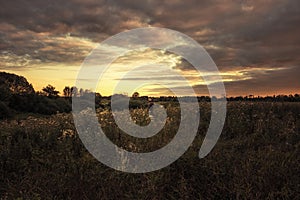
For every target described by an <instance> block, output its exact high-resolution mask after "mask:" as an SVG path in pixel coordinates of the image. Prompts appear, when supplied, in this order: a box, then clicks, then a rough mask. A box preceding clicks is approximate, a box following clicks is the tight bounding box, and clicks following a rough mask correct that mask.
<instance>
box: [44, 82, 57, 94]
mask: <svg viewBox="0 0 300 200" xmlns="http://www.w3.org/2000/svg"><path fill="white" fill-rule="evenodd" d="M42 90H43V92H45V94H46V96H48V97H58V94H59V91H57V90H55V87H54V86H52V85H50V84H49V85H47V86H46V87H44V88H43V89H42Z"/></svg>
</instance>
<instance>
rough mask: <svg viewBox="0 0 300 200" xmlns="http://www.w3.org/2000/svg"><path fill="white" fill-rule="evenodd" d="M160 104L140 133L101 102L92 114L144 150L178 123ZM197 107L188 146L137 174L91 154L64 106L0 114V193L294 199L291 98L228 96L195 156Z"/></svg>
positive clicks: (139, 119) (143, 115)
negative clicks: (123, 125) (162, 116)
mask: <svg viewBox="0 0 300 200" xmlns="http://www.w3.org/2000/svg"><path fill="white" fill-rule="evenodd" d="M164 106H165V107H166V108H167V113H168V119H167V123H166V126H165V127H164V128H163V129H162V130H161V132H160V133H159V134H157V135H156V136H154V137H153V138H150V139H146V140H143V139H134V138H133V137H131V136H128V135H126V134H124V133H122V131H120V130H119V129H118V127H117V126H116V124H115V123H114V120H113V116H112V114H111V113H110V111H109V110H108V109H103V108H99V109H97V111H98V112H97V113H98V114H97V115H98V119H99V121H100V122H101V126H102V128H103V130H105V133H106V135H107V137H109V138H110V139H111V140H112V141H113V142H114V143H115V144H117V145H118V146H120V147H122V148H124V149H127V150H129V151H134V152H149V151H153V150H155V149H157V148H161V147H162V146H164V145H166V144H168V142H170V140H171V139H172V137H173V136H174V135H175V134H176V131H177V128H178V125H179V124H180V120H179V119H178V115H179V113H180V108H179V107H178V105H176V104H175V103H174V104H171V103H167V102H164ZM200 112H201V120H200V126H199V130H198V134H197V137H196V139H195V140H194V142H193V144H192V145H191V147H190V148H189V149H188V151H187V152H186V153H185V154H184V155H183V156H182V157H181V158H179V159H178V160H177V161H176V162H174V163H173V164H171V165H170V166H168V167H166V168H163V169H161V170H158V171H154V172H150V173H144V174H130V173H123V172H119V171H115V170H113V169H111V168H109V167H107V166H105V165H103V164H101V163H100V162H98V161H97V160H96V159H95V158H93V157H92V155H91V154H90V153H89V152H88V151H87V150H86V149H85V147H84V146H83V144H82V143H81V140H80V139H79V137H78V135H77V133H76V131H75V128H74V124H73V120H72V114H65V113H60V114H55V115H51V116H45V115H37V114H22V115H17V116H16V117H15V118H14V119H9V120H2V121H0V127H1V129H0V137H1V138H0V195H1V199H221V198H222V199H300V192H299V187H300V180H299V177H300V171H299V164H300V157H299V155H300V149H299V148H300V146H299V145H300V134H299V130H300V103H299V102H243V101H242V102H229V103H228V111H227V118H226V122H225V127H224V129H223V132H222V135H221V138H220V139H219V141H218V143H217V145H216V146H215V147H214V149H213V150H212V152H211V153H210V154H209V155H208V156H207V157H205V158H203V159H199V158H198V151H199V149H200V146H201V143H202V140H203V138H204V136H205V134H206V131H207V128H208V125H209V120H210V104H209V103H208V102H200ZM132 117H133V118H134V119H135V120H136V123H137V124H140V125H145V124H147V123H148V122H149V118H148V114H147V110H145V109H133V110H132Z"/></svg>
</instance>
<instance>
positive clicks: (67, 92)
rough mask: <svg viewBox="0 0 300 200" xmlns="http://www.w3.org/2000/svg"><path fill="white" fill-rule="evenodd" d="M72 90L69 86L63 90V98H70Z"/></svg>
mask: <svg viewBox="0 0 300 200" xmlns="http://www.w3.org/2000/svg"><path fill="white" fill-rule="evenodd" d="M72 88H73V87H72ZM72 88H70V87H69V86H66V87H65V88H64V90H63V93H64V96H65V97H71V96H72Z"/></svg>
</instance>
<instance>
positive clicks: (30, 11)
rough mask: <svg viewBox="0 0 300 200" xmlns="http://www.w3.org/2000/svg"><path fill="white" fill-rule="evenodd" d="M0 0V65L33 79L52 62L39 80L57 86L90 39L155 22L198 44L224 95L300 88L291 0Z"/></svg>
mask: <svg viewBox="0 0 300 200" xmlns="http://www.w3.org/2000/svg"><path fill="white" fill-rule="evenodd" d="M0 2H1V7H0V70H4V71H10V72H17V73H19V74H21V75H25V76H27V75H28V76H29V78H30V79H31V80H33V82H34V84H38V81H37V78H35V76H36V74H37V71H36V70H39V73H38V74H39V77H38V78H41V77H42V76H47V75H48V74H49V70H60V71H61V73H66V74H69V75H68V76H66V77H65V79H64V80H59V79H58V78H53V79H50V78H48V79H46V80H47V81H51V80H53V81H54V82H53V84H54V85H60V86H59V87H62V86H63V85H64V84H72V82H71V81H70V80H72V79H73V80H74V79H75V78H76V77H72V76H76V69H78V68H79V66H80V64H81V62H82V61H83V60H84V58H85V57H86V56H87V55H88V54H89V52H90V51H91V50H92V49H93V48H94V47H96V45H97V43H98V42H101V41H102V40H104V39H106V38H108V37H109V36H111V35H114V34H117V33H119V32H121V31H124V30H129V29H133V28H138V27H147V26H157V27H165V28H170V29H174V30H177V31H180V32H183V33H185V34H187V35H189V36H190V37H192V38H194V39H195V40H196V41H198V42H199V43H200V44H201V45H203V46H204V47H205V48H206V50H207V51H208V52H209V53H210V55H211V56H212V58H213V59H214V61H215V63H216V64H217V66H218V67H219V69H220V72H221V75H222V77H223V78H224V81H225V82H226V83H225V86H226V89H227V92H228V94H229V95H239V94H245V95H246V94H247V93H249V94H250V93H254V94H259V95H264V94H269V93H295V92H298V93H299V92H300V82H299V81H298V77H299V72H300V70H299V68H300V57H299V52H300V37H299V35H300V26H299V24H300V1H298V0H285V1H284V0H256V1H254V0H240V1H233V0H204V1H198V0H197V1H196V0H188V1H179V0H174V1H167V0H162V1H154V0H146V1H132V0H85V1H82V0H68V1H66V0H43V1H41V0H27V1H23V0H15V1H4V0H0ZM149 55H150V54H149ZM168 56H169V57H170V55H168V54H167V53H164V54H163V57H164V58H168ZM127 59H128V58H127ZM135 59H145V57H143V56H142V55H141V56H135ZM170 59H171V58H170ZM121 60H122V59H120V60H119V62H121ZM122 62H123V64H125V63H126V62H128V61H127V60H126V58H123V60H122ZM176 64H177V65H176V66H175V67H174V68H175V69H180V70H182V71H183V73H184V74H185V75H186V76H189V77H190V80H192V82H193V85H194V87H195V88H197V87H198V85H199V88H200V87H203V85H202V82H201V79H199V80H198V81H197V79H198V78H199V77H198V76H196V75H193V73H194V72H193V68H192V67H191V66H190V65H189V64H188V63H186V62H185V61H184V60H181V61H176ZM76 66H77V68H76ZM70 71H72V73H71V72H70ZM34 74H35V75H34ZM71 74H72V76H71ZM54 76H55V75H54ZM158 78H159V77H158ZM132 79H143V76H140V77H136V78H133V77H132ZM59 81H60V82H59ZM174 83H175V82H174ZM40 84H44V82H42V83H40ZM178 85H179V83H176V84H174V87H179V86H178ZM36 87H40V85H39V86H36ZM38 89H39V88H38ZM59 89H61V88H59ZM152 89H153V90H154V89H155V90H156V91H151V90H152ZM152 89H151V88H148V89H147V90H148V91H149V93H150V92H153V93H154V92H156V94H157V91H158V88H152ZM183 89H184V88H183ZM199 93H200V92H199Z"/></svg>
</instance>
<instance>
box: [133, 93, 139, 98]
mask: <svg viewBox="0 0 300 200" xmlns="http://www.w3.org/2000/svg"><path fill="white" fill-rule="evenodd" d="M139 96H140V94H139V93H138V92H134V93H133V94H132V98H138V97H139Z"/></svg>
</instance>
